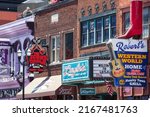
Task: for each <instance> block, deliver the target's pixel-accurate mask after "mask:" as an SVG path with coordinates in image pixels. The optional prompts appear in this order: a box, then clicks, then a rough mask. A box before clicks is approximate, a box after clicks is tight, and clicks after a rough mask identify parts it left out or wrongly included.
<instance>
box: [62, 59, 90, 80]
mask: <svg viewBox="0 0 150 117" xmlns="http://www.w3.org/2000/svg"><path fill="white" fill-rule="evenodd" d="M88 79H89V60H79V61H73V62H67V63H63V65H62V81H63V82H74V81H85V80H88Z"/></svg>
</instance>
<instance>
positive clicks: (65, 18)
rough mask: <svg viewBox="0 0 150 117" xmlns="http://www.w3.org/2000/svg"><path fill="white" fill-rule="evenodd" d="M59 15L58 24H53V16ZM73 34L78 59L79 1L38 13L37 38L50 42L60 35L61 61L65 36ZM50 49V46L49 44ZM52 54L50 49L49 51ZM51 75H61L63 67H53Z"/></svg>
mask: <svg viewBox="0 0 150 117" xmlns="http://www.w3.org/2000/svg"><path fill="white" fill-rule="evenodd" d="M56 13H57V14H58V15H59V18H58V22H57V23H51V16H52V15H53V14H56ZM67 32H73V44H74V45H73V50H74V52H73V56H74V58H76V57H77V54H76V52H77V44H76V42H77V40H76V39H77V37H76V34H77V1H74V2H71V3H68V4H65V5H59V6H57V7H53V8H49V9H48V10H45V11H42V12H40V13H38V14H37V15H36V17H35V36H36V37H42V38H46V39H47V40H48V41H49V42H50V38H51V36H53V35H57V34H59V35H60V40H61V42H60V59H61V60H63V49H64V48H63V47H64V34H65V33H67ZM49 47H50V44H49ZM48 52H50V48H49V50H48ZM49 70H50V71H49V72H50V75H59V74H61V65H51V66H50V68H49Z"/></svg>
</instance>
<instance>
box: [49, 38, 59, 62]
mask: <svg viewBox="0 0 150 117" xmlns="http://www.w3.org/2000/svg"><path fill="white" fill-rule="evenodd" d="M50 56H51V63H56V62H59V61H60V35H56V36H52V37H51V55H50Z"/></svg>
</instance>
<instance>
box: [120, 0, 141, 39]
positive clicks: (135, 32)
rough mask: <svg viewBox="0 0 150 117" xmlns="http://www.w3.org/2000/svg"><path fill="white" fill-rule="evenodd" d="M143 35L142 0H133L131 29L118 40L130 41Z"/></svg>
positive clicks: (131, 4) (131, 5)
mask: <svg viewBox="0 0 150 117" xmlns="http://www.w3.org/2000/svg"><path fill="white" fill-rule="evenodd" d="M140 35H142V0H131V3H130V27H129V29H128V31H127V32H126V33H125V34H124V35H121V36H119V37H118V38H123V39H128V38H131V37H133V36H140Z"/></svg>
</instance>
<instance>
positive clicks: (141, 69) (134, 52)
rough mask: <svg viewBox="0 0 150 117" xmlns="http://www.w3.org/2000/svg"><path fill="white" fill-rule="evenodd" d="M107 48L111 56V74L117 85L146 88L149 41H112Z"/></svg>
mask: <svg viewBox="0 0 150 117" xmlns="http://www.w3.org/2000/svg"><path fill="white" fill-rule="evenodd" d="M107 46H108V49H109V52H110V54H111V70H112V72H111V73H112V76H113V77H114V78H115V81H114V82H115V85H116V86H131V87H145V86H146V66H147V64H148V51H147V40H133V39H132V40H127V39H126V40H125V39H112V40H110V41H109V42H108V43H107Z"/></svg>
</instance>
